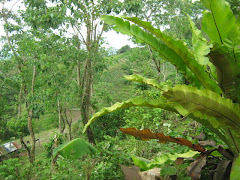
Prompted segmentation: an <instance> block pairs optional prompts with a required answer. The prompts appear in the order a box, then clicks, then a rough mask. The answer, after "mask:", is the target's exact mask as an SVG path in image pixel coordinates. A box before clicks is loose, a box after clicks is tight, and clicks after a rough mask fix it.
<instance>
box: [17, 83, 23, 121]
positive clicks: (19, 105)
mask: <svg viewBox="0 0 240 180" xmlns="http://www.w3.org/2000/svg"><path fill="white" fill-rule="evenodd" d="M22 87H23V84H22V83H21V86H20V91H19V95H18V118H20V116H21V114H22Z"/></svg>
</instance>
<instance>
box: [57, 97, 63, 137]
mask: <svg viewBox="0 0 240 180" xmlns="http://www.w3.org/2000/svg"><path fill="white" fill-rule="evenodd" d="M57 104H58V129H59V132H60V133H61V131H62V127H61V108H60V101H59V100H58V101H57Z"/></svg>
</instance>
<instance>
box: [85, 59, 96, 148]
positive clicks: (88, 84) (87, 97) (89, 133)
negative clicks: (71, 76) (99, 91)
mask: <svg viewBox="0 0 240 180" xmlns="http://www.w3.org/2000/svg"><path fill="white" fill-rule="evenodd" d="M91 63H92V62H91V60H90V59H87V60H86V67H85V71H86V77H85V86H84V90H83V95H82V103H81V114H82V120H83V123H84V125H85V124H87V122H88V119H89V110H90V103H91V102H90V100H91V87H92V67H91ZM86 133H87V138H88V141H89V142H90V143H92V144H94V145H95V144H96V143H95V139H94V136H93V132H92V130H91V127H89V128H88V129H87V132H86Z"/></svg>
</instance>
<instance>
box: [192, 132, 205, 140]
mask: <svg viewBox="0 0 240 180" xmlns="http://www.w3.org/2000/svg"><path fill="white" fill-rule="evenodd" d="M191 137H192V138H193V139H197V140H200V141H201V140H203V139H204V137H205V134H204V133H203V132H201V133H200V134H199V135H198V136H191Z"/></svg>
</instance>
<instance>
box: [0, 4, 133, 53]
mask: <svg viewBox="0 0 240 180" xmlns="http://www.w3.org/2000/svg"><path fill="white" fill-rule="evenodd" d="M16 2H17V3H16ZM15 3H16V4H15ZM13 4H15V5H14V8H13V10H17V9H18V8H19V7H20V6H22V5H21V0H15V1H11V2H9V3H7V4H6V5H5V7H7V8H11V7H12V5H13ZM0 10H2V4H1V5H0ZM4 34H5V33H4V30H3V23H2V22H0V35H4ZM103 37H104V38H105V41H106V43H105V44H104V45H103V46H104V47H106V48H110V47H113V48H115V49H120V48H121V47H122V46H125V45H130V46H131V47H134V46H136V45H134V44H133V43H132V42H131V41H129V40H128V38H129V36H127V35H122V34H120V33H116V32H115V31H113V30H111V31H108V32H105V33H104V34H103ZM1 46H2V44H0V49H1Z"/></svg>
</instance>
